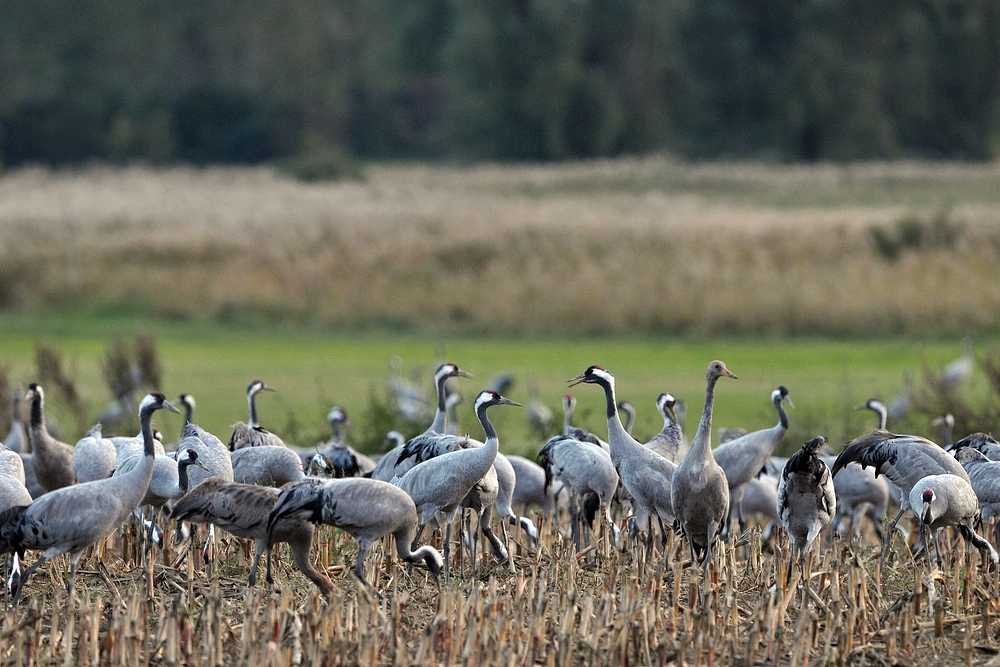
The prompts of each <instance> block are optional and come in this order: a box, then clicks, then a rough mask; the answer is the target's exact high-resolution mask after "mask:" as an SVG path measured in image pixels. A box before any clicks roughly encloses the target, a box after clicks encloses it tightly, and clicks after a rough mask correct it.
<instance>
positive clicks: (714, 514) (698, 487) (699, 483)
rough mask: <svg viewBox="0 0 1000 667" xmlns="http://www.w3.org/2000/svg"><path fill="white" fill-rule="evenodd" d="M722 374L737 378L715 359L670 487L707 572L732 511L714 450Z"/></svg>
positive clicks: (679, 517) (693, 554)
mask: <svg viewBox="0 0 1000 667" xmlns="http://www.w3.org/2000/svg"><path fill="white" fill-rule="evenodd" d="M721 377H730V378H733V379H736V375H734V374H733V373H732V371H730V370H729V369H728V368H726V364H724V363H723V362H721V361H718V360H716V361H713V362H712V363H710V364H709V365H708V371H707V372H706V374H705V379H706V386H705V409H704V410H703V412H702V414H701V421H700V422H699V423H698V430H697V431H696V432H695V434H694V439H693V440H692V441H691V448H690V449H688V451H687V454H685V455H684V459H683V460H681V463H680V465H678V466H677V470H675V471H674V478H673V484H672V485H671V488H670V500H671V504H672V506H673V510H674V516H675V517H677V521H678V522H680V525H681V530H683V531H684V536H685V537H686V538H687V540H688V543H689V544H690V546H691V559H692V560H693V561H695V562H698V560H699V554H701V563H702V570H703V571H704V572H706V573H707V572H708V565H709V563H710V562H711V559H712V544H713V543H714V542H715V540H716V539H717V538H718V536H719V532H720V531H721V529H722V526H723V523H725V520H726V517H727V516H728V512H729V482H728V481H726V473H725V471H724V470H723V469H722V467H721V466H720V465H719V464H718V463H717V462H716V461H715V457H714V456H713V454H712V409H713V407H714V404H715V385H716V383H717V382H718V381H719V378H721ZM702 595H704V591H702Z"/></svg>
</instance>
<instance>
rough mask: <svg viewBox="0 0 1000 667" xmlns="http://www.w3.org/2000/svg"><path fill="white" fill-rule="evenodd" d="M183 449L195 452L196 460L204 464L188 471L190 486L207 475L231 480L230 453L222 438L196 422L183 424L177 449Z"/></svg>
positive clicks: (227, 480) (204, 478)
mask: <svg viewBox="0 0 1000 667" xmlns="http://www.w3.org/2000/svg"><path fill="white" fill-rule="evenodd" d="M185 449H193V450H194V451H195V452H197V454H198V461H200V462H201V464H202V466H204V467H201V466H199V467H198V468H197V469H195V470H189V471H188V476H189V478H190V482H191V486H192V487H195V486H197V485H198V484H201V483H202V482H203V481H205V480H206V479H208V478H209V477H218V478H219V479H221V480H222V481H224V482H232V481H233V460H232V454H230V452H229V450H228V449H226V445H225V444H223V442H222V440H220V439H219V438H217V437H215V436H214V435H212V434H211V433H209V432H208V431H206V430H205V429H203V428H201V427H200V426H198V425H197V424H185V425H184V427H183V428H182V429H181V437H180V441H179V442H178V443H177V451H183V450H185Z"/></svg>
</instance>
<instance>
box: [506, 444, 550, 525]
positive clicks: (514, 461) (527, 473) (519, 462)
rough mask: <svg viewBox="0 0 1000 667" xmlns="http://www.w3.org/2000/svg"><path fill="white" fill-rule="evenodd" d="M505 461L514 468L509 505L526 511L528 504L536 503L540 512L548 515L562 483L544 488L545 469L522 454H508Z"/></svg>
mask: <svg viewBox="0 0 1000 667" xmlns="http://www.w3.org/2000/svg"><path fill="white" fill-rule="evenodd" d="M507 461H508V462H509V463H510V465H511V467H512V468H513V469H514V493H513V495H512V496H511V505H512V506H513V507H514V508H516V509H520V510H521V511H522V512H527V507H528V506H529V505H538V506H539V507H540V508H541V510H542V513H543V514H545V515H550V514H552V512H553V511H554V510H555V508H556V501H555V496H556V493H557V491H558V489H559V488H561V487H562V484H561V483H559V485H558V486H555V485H554V486H553V487H551V488H549V489H548V490H546V488H545V470H543V469H542V466H540V465H538V464H537V463H535V462H534V461H531V460H529V459H526V458H524V457H523V456H508V457H507Z"/></svg>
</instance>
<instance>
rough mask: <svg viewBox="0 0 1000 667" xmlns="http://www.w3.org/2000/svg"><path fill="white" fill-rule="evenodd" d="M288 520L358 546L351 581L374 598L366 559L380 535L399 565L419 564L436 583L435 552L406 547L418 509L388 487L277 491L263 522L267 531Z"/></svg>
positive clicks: (312, 484) (438, 562) (351, 484)
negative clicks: (337, 533)
mask: <svg viewBox="0 0 1000 667" xmlns="http://www.w3.org/2000/svg"><path fill="white" fill-rule="evenodd" d="M293 519H294V520H299V521H311V522H313V523H317V524H326V525H328V526H336V527H337V528H341V529H343V530H344V531H346V532H347V533H348V534H349V535H350V536H351V537H353V538H354V540H355V541H356V542H357V543H358V560H357V562H356V563H355V566H354V576H356V577H357V578H358V581H360V582H361V583H362V584H364V585H365V586H366V587H367V588H368V589H370V590H372V591H375V594H376V595H379V593H378V590H377V589H376V588H375V587H374V586H372V585H371V584H370V583H369V582H368V580H367V579H366V578H365V573H364V564H365V556H366V555H367V554H368V550H369V549H370V548H371V546H372V544H374V543H375V541H376V540H378V539H380V538H381V537H384V536H385V535H392V536H393V537H394V538H395V540H396V553H397V554H399V557H400V558H401V559H402V560H404V561H406V562H407V563H415V562H419V561H421V560H422V561H424V563H426V565H427V568H428V569H429V570H430V571H431V574H433V575H434V577H435V578H437V576H438V575H439V574H440V573H441V567H442V565H443V561H442V558H441V554H439V553H438V551H437V549H435V548H434V547H431V546H423V547H420V548H419V549H414V548H413V547H411V545H410V540H411V539H412V538H413V531H414V529H415V527H416V525H417V508H416V506H415V505H414V504H413V500H412V499H411V498H410V496H409V495H407V493H406V492H405V491H403V490H402V489H399V488H397V487H395V486H393V485H392V484H389V483H388V482H383V481H380V480H377V479H366V478H363V477H351V478H346V479H304V480H302V481H300V482H293V483H292V484H289V485H287V486H286V487H285V488H284V489H282V490H281V494H280V495H279V496H278V499H277V501H276V502H275V503H274V507H273V509H272V510H271V514H270V516H269V517H268V520H267V526H268V531H269V532H270V531H273V530H275V529H276V527H277V526H278V525H280V522H282V521H289V520H293ZM380 597H381V595H380Z"/></svg>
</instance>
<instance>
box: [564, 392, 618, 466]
mask: <svg viewBox="0 0 1000 667" xmlns="http://www.w3.org/2000/svg"><path fill="white" fill-rule="evenodd" d="M562 404H563V430H562V433H563V435H568V436H569V437H571V438H573V439H574V440H579V441H580V442H589V443H592V444H595V445H597V446H598V447H600V448H601V449H603V450H604V451H606V452H607V451H610V447H609V446H608V443H606V442H604V441H603V440H601V439H600V438H598V437H597V436H596V435H594V434H593V433H591V432H590V431H588V430H587V429H585V428H580V427H579V426H573V412H575V411H576V397H575V396H573V395H572V394H566V395H565V396H563V399H562Z"/></svg>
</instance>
